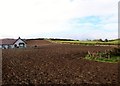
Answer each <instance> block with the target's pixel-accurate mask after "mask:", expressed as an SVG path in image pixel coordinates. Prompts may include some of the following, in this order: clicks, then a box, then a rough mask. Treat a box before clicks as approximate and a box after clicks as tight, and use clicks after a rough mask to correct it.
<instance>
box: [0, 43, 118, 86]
mask: <svg viewBox="0 0 120 86" xmlns="http://www.w3.org/2000/svg"><path fill="white" fill-rule="evenodd" d="M106 49H112V48H111V47H108V46H104V47H103V46H80V45H69V44H49V45H47V46H39V47H32V48H31V47H30V48H25V49H6V50H3V52H2V56H3V67H2V68H3V85H6V84H7V85H8V84H9V85H12V86H13V84H14V85H16V86H17V84H29V85H30V84H31V85H39V84H81V83H89V84H108V83H117V79H118V77H117V76H118V70H117V63H102V62H95V61H89V60H85V59H83V58H84V56H85V55H86V53H87V51H91V52H94V51H104V50H106Z"/></svg>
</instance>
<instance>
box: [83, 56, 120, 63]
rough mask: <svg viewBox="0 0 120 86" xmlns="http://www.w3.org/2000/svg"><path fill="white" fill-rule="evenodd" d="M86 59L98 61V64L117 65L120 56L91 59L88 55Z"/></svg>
mask: <svg viewBox="0 0 120 86" xmlns="http://www.w3.org/2000/svg"><path fill="white" fill-rule="evenodd" d="M85 59H87V60H93V61H98V62H108V63H117V62H119V61H120V56H112V57H111V58H105V57H101V58H94V57H89V56H88V55H86V57H85Z"/></svg>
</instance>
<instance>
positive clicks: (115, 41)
mask: <svg viewBox="0 0 120 86" xmlns="http://www.w3.org/2000/svg"><path fill="white" fill-rule="evenodd" d="M53 42H56V43H68V44H83V45H118V44H120V42H118V40H113V41H109V42H100V41H60V40H56V41H53Z"/></svg>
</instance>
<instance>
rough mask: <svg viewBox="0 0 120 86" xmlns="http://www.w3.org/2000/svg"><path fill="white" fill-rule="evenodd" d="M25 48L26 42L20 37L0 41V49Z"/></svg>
mask: <svg viewBox="0 0 120 86" xmlns="http://www.w3.org/2000/svg"><path fill="white" fill-rule="evenodd" d="M24 47H26V42H25V41H24V40H22V39H21V38H20V37H19V38H18V39H2V40H0V48H2V49H8V48H24Z"/></svg>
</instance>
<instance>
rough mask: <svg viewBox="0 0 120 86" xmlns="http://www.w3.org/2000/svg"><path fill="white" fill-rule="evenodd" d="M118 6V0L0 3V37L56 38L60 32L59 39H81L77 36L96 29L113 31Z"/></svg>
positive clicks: (2, 1)
mask: <svg viewBox="0 0 120 86" xmlns="http://www.w3.org/2000/svg"><path fill="white" fill-rule="evenodd" d="M117 6H118V0H20V1H19V0H1V1H0V12H1V13H0V24H1V25H0V30H1V31H0V34H1V35H2V36H3V37H15V38H16V37H18V36H22V37H34V36H38V37H39V36H41V35H43V36H44V34H46V36H48V37H49V36H50V35H49V34H51V33H53V34H51V35H53V36H56V37H57V34H61V32H62V33H64V34H62V35H61V37H68V35H65V34H74V35H69V37H76V38H81V37H77V36H78V35H76V34H79V33H80V34H82V33H83V34H84V33H86V32H89V31H92V30H95V29H97V30H98V29H99V30H98V32H99V31H100V30H102V31H104V30H107V31H108V32H109V30H110V31H113V30H114V29H115V30H114V31H115V32H116V29H118V28H117V27H116V26H117V13H118V10H117V8H118V7H117ZM71 21H72V22H71ZM101 28H102V29H101ZM108 28H109V29H108ZM72 32H73V33H72ZM78 32H79V33H78ZM55 33H57V34H55ZM105 33H106V32H105ZM47 34H48V35H47ZM54 34H55V35H54ZM111 34H113V33H111ZM59 37H60V35H59ZM87 37H89V36H87V35H86V38H87ZM101 37H102V36H101ZM111 38H112V37H111Z"/></svg>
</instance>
